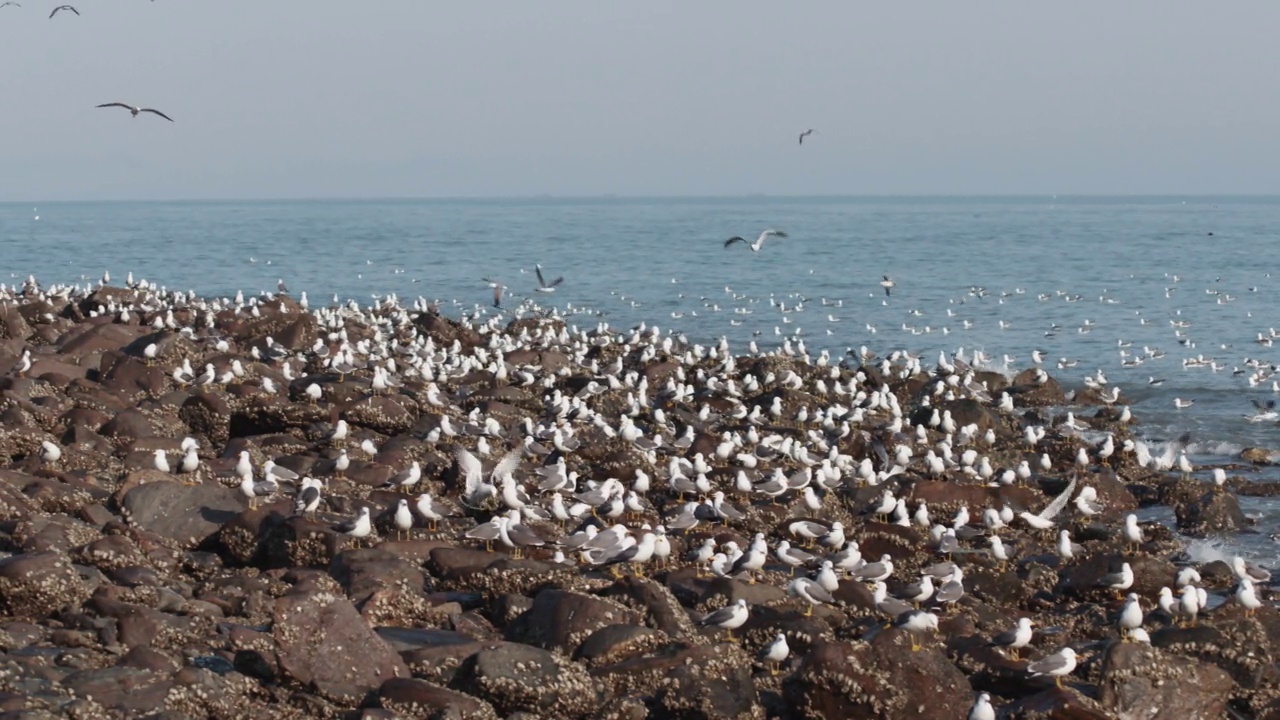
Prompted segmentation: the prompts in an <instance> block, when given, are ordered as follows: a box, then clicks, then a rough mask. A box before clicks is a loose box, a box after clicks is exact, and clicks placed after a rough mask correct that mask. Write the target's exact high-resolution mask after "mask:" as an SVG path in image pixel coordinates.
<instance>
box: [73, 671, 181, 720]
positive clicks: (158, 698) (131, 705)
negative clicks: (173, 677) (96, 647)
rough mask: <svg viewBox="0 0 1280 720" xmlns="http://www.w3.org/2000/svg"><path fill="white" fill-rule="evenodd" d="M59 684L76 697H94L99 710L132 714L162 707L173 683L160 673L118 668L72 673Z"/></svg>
mask: <svg viewBox="0 0 1280 720" xmlns="http://www.w3.org/2000/svg"><path fill="white" fill-rule="evenodd" d="M62 685H63V687H66V688H67V689H69V690H71V691H72V692H74V693H75V694H76V695H77V696H78V697H81V698H89V697H91V698H93V701H94V702H95V703H97V704H99V705H101V706H102V707H105V708H109V709H112V710H123V711H126V712H128V713H130V714H133V713H143V712H147V711H153V710H155V709H156V708H161V707H164V704H165V697H166V696H167V695H168V694H169V688H170V687H171V686H172V685H173V683H172V682H171V681H170V680H169V678H168V677H167V676H166V675H164V674H161V673H157V672H153V671H151V670H144V669H140V668H135V667H128V666H117V667H110V668H102V669H101V670H81V671H79V672H75V673H72V674H71V675H68V676H67V677H66V678H64V679H63V680H62Z"/></svg>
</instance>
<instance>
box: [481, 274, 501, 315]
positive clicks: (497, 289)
mask: <svg viewBox="0 0 1280 720" xmlns="http://www.w3.org/2000/svg"><path fill="white" fill-rule="evenodd" d="M480 279H481V280H484V281H485V282H487V283H489V287H491V288H493V306H494V307H496V308H498V309H501V308H502V293H504V292H506V290H507V286H506V285H503V284H502V283H500V282H498V281H497V280H494V279H492V278H480Z"/></svg>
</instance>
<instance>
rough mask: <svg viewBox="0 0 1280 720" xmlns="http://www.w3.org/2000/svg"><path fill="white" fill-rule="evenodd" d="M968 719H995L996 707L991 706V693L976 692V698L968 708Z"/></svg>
mask: <svg viewBox="0 0 1280 720" xmlns="http://www.w3.org/2000/svg"><path fill="white" fill-rule="evenodd" d="M969 720H996V709H995V708H993V707H991V693H985V692H983V693H978V699H977V700H974V701H973V707H971V708H969Z"/></svg>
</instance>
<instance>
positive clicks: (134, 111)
mask: <svg viewBox="0 0 1280 720" xmlns="http://www.w3.org/2000/svg"><path fill="white" fill-rule="evenodd" d="M63 7H71V6H70V5H64V6H63ZM71 9H72V10H74V9H75V8H71ZM77 14H79V13H77ZM95 107H100V108H104V107H122V108H124V109H125V110H128V111H129V112H130V113H132V114H133V116H134V117H138V113H140V112H148V113H152V114H155V115H159V116H160V117H162V118H164V119H165V120H168V121H169V122H173V118H171V117H169V116H168V115H165V114H164V113H162V112H160V111H159V110H154V109H152V108H144V107H136V106H134V105H129V104H127V103H118V102H113V103H103V104H102V105H96V106H95Z"/></svg>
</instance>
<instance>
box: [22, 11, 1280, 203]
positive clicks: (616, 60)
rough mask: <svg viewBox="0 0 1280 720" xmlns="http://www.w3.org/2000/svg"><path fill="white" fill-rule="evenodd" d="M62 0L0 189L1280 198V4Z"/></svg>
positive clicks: (40, 47)
mask: <svg viewBox="0 0 1280 720" xmlns="http://www.w3.org/2000/svg"><path fill="white" fill-rule="evenodd" d="M55 4H57V3H55V2H52V1H48V2H36V0H25V1H24V2H23V5H24V6H23V7H21V8H16V7H7V8H3V9H0V57H2V58H3V60H4V63H3V67H4V70H3V71H0V96H3V98H4V99H5V107H6V112H4V113H3V114H0V200H22V201H26V200H55V199H168V198H262V197H276V198H278V197H317V196H323V197H385V196H397V197H412V196H459V195H466V196H492V195H537V194H548V195H600V194H607V193H616V194H620V195H717V194H744V193H766V194H973V193H1099V194H1111V193H1280V152H1278V148H1277V141H1276V136H1277V131H1278V130H1277V129H1278V128H1280V100H1278V97H1280V96H1278V95H1277V92H1276V90H1275V88H1274V87H1273V84H1272V83H1271V81H1270V78H1271V77H1273V76H1274V74H1275V73H1274V69H1275V67H1276V64H1277V59H1278V57H1277V56H1278V55H1280V51H1278V50H1277V49H1276V48H1277V45H1276V43H1275V33H1276V28H1277V27H1280V4H1278V3H1274V2H1262V1H1260V0H1258V1H1242V2H1234V3H1202V2H1187V1H1179V0H1136V1H1129V2H1123V3H1116V2H1093V1H1085V2H1071V3H1055V4H1054V5H1052V6H1050V5H1048V4H1046V3H1034V2H1025V0H1018V1H1008V2H997V1H993V2H984V3H957V2H918V3H853V2H847V1H846V2H807V3H779V2H776V1H775V2H767V1H764V0H734V1H733V2H728V1H724V2H663V1H658V0H645V1H644V2H630V3H622V2H600V1H599V0H591V1H586V0H584V1H582V2H527V1H521V2H514V1H512V2H497V1H495V2H474V3H433V2H427V1H425V0H377V2H356V1H353V0H342V1H339V0H269V1H266V2H264V1H263V0H252V1H250V0H217V1H216V2H214V1H209V0H205V1H200V2H195V1H191V0H156V1H155V2H147V1H146V0H112V1H111V2H100V1H99V0H82V1H81V5H82V7H80V10H81V12H82V13H83V15H82V16H81V17H75V16H74V15H70V14H65V13H59V15H58V16H57V17H56V18H54V19H53V20H48V19H46V18H47V16H48V13H49V10H50V9H51V8H52V7H53V6H54V5H55ZM117 100H119V101H124V102H131V103H135V104H139V105H144V106H146V105H150V106H153V107H157V108H159V109H161V110H163V111H165V112H167V113H169V114H170V115H171V116H172V117H173V118H174V119H175V120H176V122H175V123H173V124H170V123H167V122H165V121H164V120H162V119H160V118H156V117H154V116H147V115H143V116H140V117H138V118H136V119H134V118H131V117H130V116H129V114H128V112H127V111H124V110H121V109H118V108H117V109H102V110H99V109H95V108H94V107H93V106H94V105H96V104H98V103H103V102H112V101H117ZM807 127H813V128H816V129H817V130H818V132H817V134H815V135H814V136H812V137H811V138H809V139H807V140H806V141H805V144H804V147H802V148H801V147H797V145H796V136H797V134H798V133H799V132H800V131H801V130H803V129H805V128H807Z"/></svg>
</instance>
